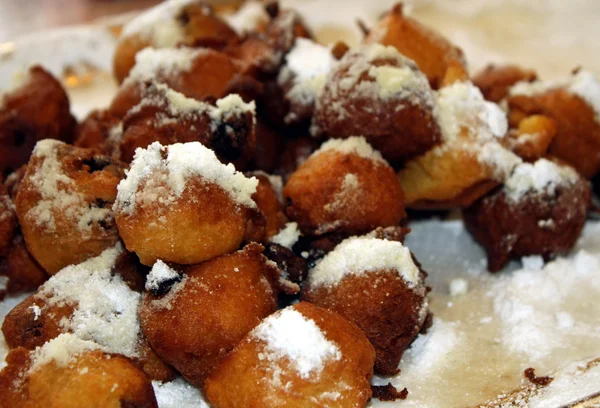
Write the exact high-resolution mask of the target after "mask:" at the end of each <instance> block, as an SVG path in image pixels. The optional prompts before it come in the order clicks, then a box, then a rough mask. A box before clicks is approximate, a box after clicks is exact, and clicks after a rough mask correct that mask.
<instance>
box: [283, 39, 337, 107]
mask: <svg viewBox="0 0 600 408" xmlns="http://www.w3.org/2000/svg"><path fill="white" fill-rule="evenodd" d="M285 59H286V63H285V65H284V66H283V67H282V69H281V71H280V73H279V76H278V78H277V81H278V83H279V85H285V84H287V83H288V82H290V81H291V82H292V83H293V85H292V87H291V88H290V89H289V90H288V91H287V93H286V98H287V99H289V100H290V101H291V102H292V104H296V105H299V106H310V105H312V104H313V103H314V102H315V100H316V98H317V95H318V94H319V93H320V92H321V90H322V89H323V87H324V86H325V80H326V78H327V74H328V73H329V72H330V71H331V69H332V68H333V66H334V64H335V63H336V60H335V58H334V57H333V55H332V54H331V50H330V49H329V48H327V47H325V46H323V45H320V44H317V43H316V42H314V41H312V40H308V39H305V38H297V39H296V43H295V45H294V47H293V48H292V49H291V50H290V52H289V53H288V54H287V55H286V57H285ZM288 116H291V117H290V118H289V119H293V118H294V116H295V115H294V114H293V113H290V114H288Z"/></svg>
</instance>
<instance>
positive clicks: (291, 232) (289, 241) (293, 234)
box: [271, 222, 300, 249]
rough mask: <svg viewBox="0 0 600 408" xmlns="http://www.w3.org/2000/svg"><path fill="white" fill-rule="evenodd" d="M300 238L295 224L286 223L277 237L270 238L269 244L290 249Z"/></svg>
mask: <svg viewBox="0 0 600 408" xmlns="http://www.w3.org/2000/svg"><path fill="white" fill-rule="evenodd" d="M298 238H300V230H299V229H298V223H297V222H288V223H287V224H285V226H284V227H283V229H282V230H281V231H279V232H278V233H277V235H275V236H273V237H272V238H271V242H274V243H276V244H279V245H283V246H284V247H286V248H290V249H291V248H292V247H293V246H294V244H295V243H296V242H298Z"/></svg>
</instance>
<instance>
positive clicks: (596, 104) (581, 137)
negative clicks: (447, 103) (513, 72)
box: [507, 70, 600, 179]
mask: <svg viewBox="0 0 600 408" xmlns="http://www.w3.org/2000/svg"><path fill="white" fill-rule="evenodd" d="M598 95H600V81H598V79H597V78H596V77H595V76H594V75H593V74H592V73H591V72H588V71H583V70H581V71H577V72H575V73H573V74H572V75H571V76H570V77H567V78H562V79H558V80H554V81H535V82H526V81H524V82H519V83H517V84H516V85H514V86H513V87H512V88H510V90H509V95H508V97H507V103H508V108H509V111H510V115H511V117H516V118H521V117H523V116H530V115H533V114H542V115H545V116H548V117H550V118H552V119H554V121H555V122H556V136H554V138H553V140H552V143H551V144H550V148H549V150H548V153H549V155H551V156H553V157H557V158H559V159H561V160H562V161H565V162H567V163H568V164H570V165H571V166H573V167H574V168H575V169H576V170H577V171H578V172H579V173H580V174H581V175H583V176H584V177H585V178H588V179H589V178H592V177H593V176H594V175H595V174H597V173H598V172H599V171H600V98H599V97H598Z"/></svg>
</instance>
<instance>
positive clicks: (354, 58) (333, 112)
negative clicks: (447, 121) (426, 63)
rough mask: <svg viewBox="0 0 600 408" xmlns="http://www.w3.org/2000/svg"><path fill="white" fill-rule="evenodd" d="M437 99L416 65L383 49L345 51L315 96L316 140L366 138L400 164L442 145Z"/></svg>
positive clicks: (363, 48)
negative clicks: (323, 137)
mask: <svg viewBox="0 0 600 408" xmlns="http://www.w3.org/2000/svg"><path fill="white" fill-rule="evenodd" d="M434 103H435V99H434V94H433V91H432V90H431V88H430V87H429V83H428V82H427V79H426V78H425V76H424V75H423V74H422V73H421V71H419V70H418V68H417V66H416V65H415V63H414V62H412V61H411V60H409V59H408V58H405V57H404V56H402V55H401V54H400V53H399V52H398V51H397V50H396V49H395V48H393V47H384V46H382V45H380V44H372V45H368V46H363V47H360V48H358V49H355V50H351V51H349V52H347V53H346V54H345V55H344V57H343V58H342V59H341V60H340V61H339V63H338V64H337V65H336V66H335V67H334V68H333V69H332V70H331V72H330V73H329V75H328V76H327V79H326V81H325V86H324V88H323V90H322V91H321V92H320V93H319V96H318V97H317V102H316V105H315V112H314V117H313V122H312V127H311V132H312V134H313V136H320V135H327V136H329V137H336V138H347V137H350V136H354V135H362V136H364V137H365V138H366V139H367V141H368V142H369V143H370V144H372V145H373V147H374V148H376V149H377V150H379V151H380V152H381V154H382V155H383V157H384V158H385V159H386V160H388V161H402V160H406V159H409V158H411V157H414V156H417V155H419V154H422V153H424V152H426V151H427V150H429V149H430V148H431V147H433V146H434V145H435V144H436V143H438V142H439V140H440V129H439V127H438V124H437V122H436V120H435V116H434Z"/></svg>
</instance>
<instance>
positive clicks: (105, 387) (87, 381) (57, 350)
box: [0, 334, 158, 408]
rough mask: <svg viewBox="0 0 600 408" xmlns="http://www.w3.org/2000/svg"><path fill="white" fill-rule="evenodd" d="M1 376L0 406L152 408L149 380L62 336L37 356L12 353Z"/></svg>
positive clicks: (123, 361) (94, 347) (121, 361)
mask: <svg viewBox="0 0 600 408" xmlns="http://www.w3.org/2000/svg"><path fill="white" fill-rule="evenodd" d="M6 361H7V366H6V367H5V368H4V369H3V370H2V371H1V372H0V405H1V406H2V407H11V408H35V407H50V408H54V407H56V408H58V407H60V408H121V407H129V408H157V407H158V405H157V403H156V397H155V396H154V390H153V388H152V383H151V382H150V380H149V379H148V377H147V376H146V375H145V374H144V372H143V371H141V370H140V369H139V368H137V367H136V366H135V365H134V364H132V363H131V361H129V360H128V359H127V358H125V357H123V356H119V355H110V354H107V353H104V352H103V351H102V348H101V347H100V346H99V345H98V344H96V343H94V342H91V341H84V340H80V339H78V338H77V337H75V336H73V335H71V334H62V335H60V336H59V337H57V338H56V339H54V340H51V341H50V342H48V343H46V344H45V345H44V346H42V347H41V348H39V349H37V350H36V351H28V350H26V349H24V348H17V349H15V350H12V351H11V352H10V353H9V354H8V356H7V357H6Z"/></svg>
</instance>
